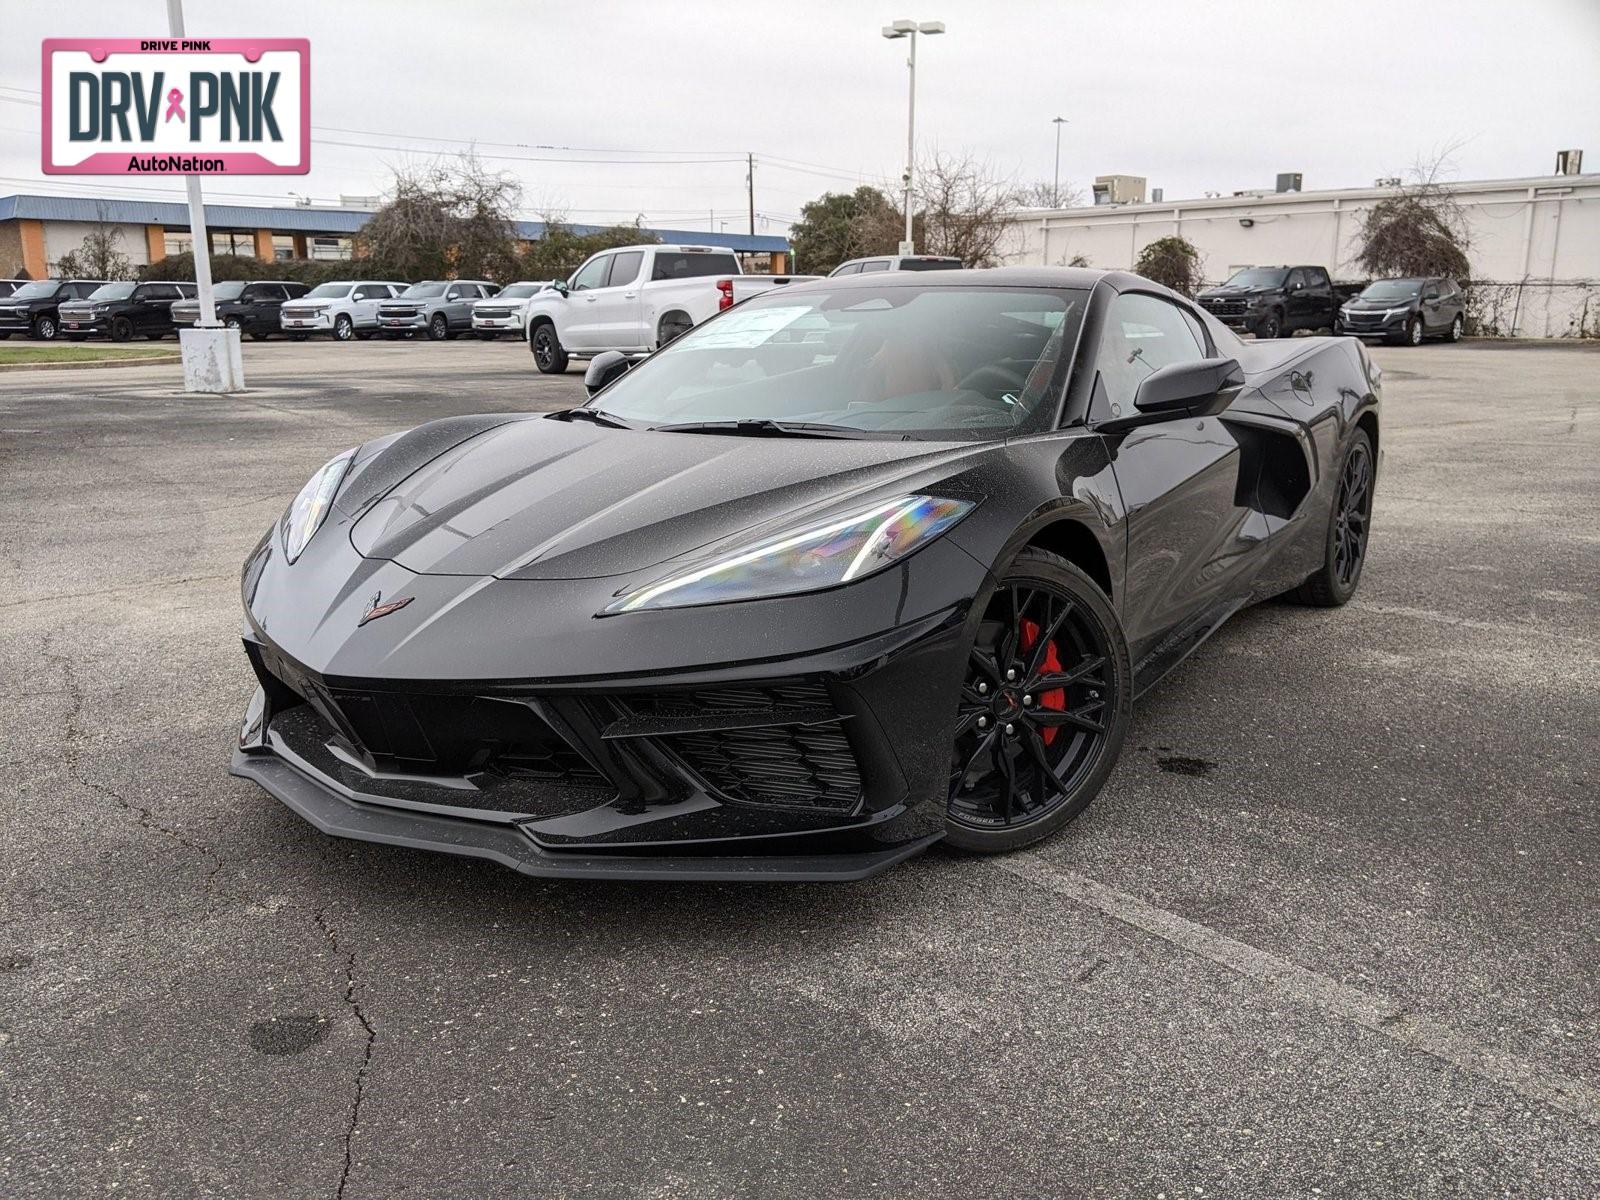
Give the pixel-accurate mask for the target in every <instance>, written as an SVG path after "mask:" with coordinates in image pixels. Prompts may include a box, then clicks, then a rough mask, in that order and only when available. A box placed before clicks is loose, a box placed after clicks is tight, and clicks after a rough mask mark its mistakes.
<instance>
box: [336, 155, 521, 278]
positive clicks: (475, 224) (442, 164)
mask: <svg viewBox="0 0 1600 1200" xmlns="http://www.w3.org/2000/svg"><path fill="white" fill-rule="evenodd" d="M521 196H522V188H521V185H520V184H518V183H517V181H516V180H515V179H514V178H512V177H511V176H509V175H506V174H503V173H501V172H498V171H492V170H490V169H489V168H487V167H485V166H484V165H483V162H482V160H481V159H479V158H478V157H477V155H475V154H473V153H471V152H468V153H465V154H461V155H459V156H457V157H455V158H451V159H438V160H435V161H434V162H432V163H430V164H428V165H427V166H425V167H421V168H410V169H402V170H397V171H396V172H395V179H394V187H393V196H392V198H391V199H390V200H389V202H388V203H387V204H385V205H384V206H383V207H382V208H380V209H379V210H378V211H377V212H376V213H374V214H373V216H372V219H371V220H370V221H368V222H367V223H366V225H364V226H363V227H362V229H361V233H360V235H359V238H358V245H357V254H358V257H360V258H362V259H364V260H366V262H367V263H368V264H369V266H368V269H369V270H373V271H381V272H384V273H388V274H393V275H395V276H396V277H397V278H401V279H427V278H439V277H441V276H444V277H451V276H454V277H463V276H465V277H473V278H483V279H505V278H508V277H509V276H510V275H512V274H514V273H515V271H516V265H517V239H516V225H515V221H514V214H515V212H516V207H517V204H518V202H519V201H520V200H521Z"/></svg>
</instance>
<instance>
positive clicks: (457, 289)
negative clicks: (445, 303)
mask: <svg viewBox="0 0 1600 1200" xmlns="http://www.w3.org/2000/svg"><path fill="white" fill-rule="evenodd" d="M466 294H467V289H466V288H464V287H462V286H461V285H460V284H458V283H452V284H451V285H450V286H449V287H447V288H445V290H444V298H445V299H446V300H459V299H461V297H463V296H465V295H466Z"/></svg>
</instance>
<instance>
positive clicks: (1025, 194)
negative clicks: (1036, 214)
mask: <svg viewBox="0 0 1600 1200" xmlns="http://www.w3.org/2000/svg"><path fill="white" fill-rule="evenodd" d="M1087 201H1088V194H1087V193H1086V192H1085V191H1084V190H1083V189H1082V188H1081V187H1076V186H1074V185H1073V183H1072V182H1071V181H1070V180H1066V179H1063V180H1062V181H1061V186H1060V187H1059V188H1057V187H1056V183H1055V180H1053V179H1039V180H1035V181H1034V182H1033V183H1029V184H1025V185H1024V186H1023V187H1021V188H1018V189H1017V207H1018V208H1081V207H1082V206H1083V205H1084V204H1085V203H1086V202H1087Z"/></svg>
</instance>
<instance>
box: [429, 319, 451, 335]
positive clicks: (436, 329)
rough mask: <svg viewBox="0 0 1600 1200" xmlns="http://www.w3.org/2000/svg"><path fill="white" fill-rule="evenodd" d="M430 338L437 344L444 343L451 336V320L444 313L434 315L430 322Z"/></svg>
mask: <svg viewBox="0 0 1600 1200" xmlns="http://www.w3.org/2000/svg"><path fill="white" fill-rule="evenodd" d="M428 336H429V337H430V338H432V339H433V340H434V341H436V342H442V341H444V340H445V338H447V337H449V336H450V318H448V317H446V316H445V315H444V314H443V313H434V314H433V316H432V317H431V318H429V320H428Z"/></svg>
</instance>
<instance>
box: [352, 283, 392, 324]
mask: <svg viewBox="0 0 1600 1200" xmlns="http://www.w3.org/2000/svg"><path fill="white" fill-rule="evenodd" d="M391 295H392V293H391V291H390V290H389V287H388V285H387V284H382V283H358V284H357V285H356V286H355V287H354V288H352V289H351V290H350V324H352V325H354V326H355V327H356V328H357V329H372V328H374V327H376V326H377V324H378V304H379V302H380V301H383V300H387V299H389V297H390V296H391Z"/></svg>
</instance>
